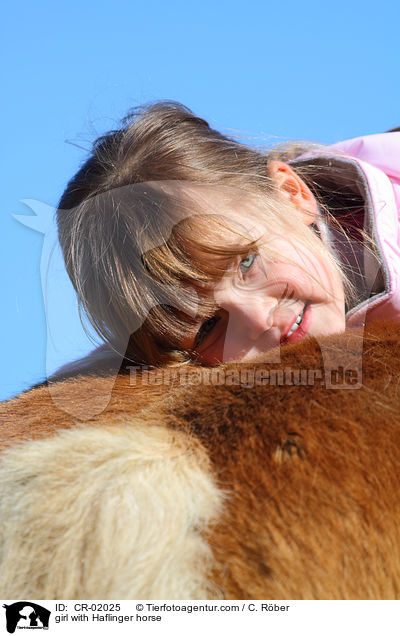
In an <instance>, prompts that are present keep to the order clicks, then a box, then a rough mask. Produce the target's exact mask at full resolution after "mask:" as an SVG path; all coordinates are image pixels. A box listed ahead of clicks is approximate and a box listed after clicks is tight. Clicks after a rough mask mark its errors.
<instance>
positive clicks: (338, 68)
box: [0, 0, 400, 399]
mask: <svg viewBox="0 0 400 636" xmlns="http://www.w3.org/2000/svg"><path fill="white" fill-rule="evenodd" d="M7 4H8V6H6V7H5V8H4V9H3V12H2V25H1V27H0V30H1V33H0V35H1V38H0V41H1V45H0V46H1V48H2V55H1V59H2V70H1V84H2V89H3V91H2V95H3V99H2V112H3V130H2V148H3V153H2V159H3V167H2V175H3V180H2V181H3V186H2V195H3V196H2V206H1V216H0V218H1V236H2V249H1V252H0V258H1V270H0V271H1V272H2V290H3V295H2V296H3V303H2V308H3V311H2V318H1V320H2V330H1V333H2V366H1V375H0V399H6V398H8V397H10V396H12V395H15V394H17V393H18V392H20V391H22V390H24V389H26V388H28V387H29V386H30V385H31V384H33V383H34V382H37V381H39V380H41V379H43V378H44V376H45V374H46V367H47V370H48V371H51V370H53V369H54V367H56V366H57V365H58V364H62V363H63V362H66V361H69V360H71V359H73V358H74V357H76V356H77V355H79V354H83V353H85V352H87V351H88V350H89V349H91V348H92V344H91V343H90V341H89V340H88V339H87V338H86V336H84V334H83V332H82V329H81V327H80V325H79V320H78V317H77V310H76V303H75V298H74V295H73V293H72V290H71V288H70V286H69V282H68V280H67V279H66V275H65V272H64V270H63V264H62V262H61V259H60V256H59V253H58V249H57V245H56V238H55V234H54V232H53V234H52V228H51V225H50V229H49V232H48V233H47V234H46V238H45V239H44V238H43V234H42V233H40V232H38V231H35V230H33V229H31V228H28V227H26V226H24V225H22V224H21V223H20V222H18V220H16V219H15V218H14V217H13V215H14V214H16V215H32V214H33V213H32V211H30V209H29V207H27V205H26V204H24V203H23V202H22V201H23V200H27V199H28V200H33V201H39V202H41V203H43V204H45V205H46V206H50V207H49V208H46V207H42V208H41V210H42V212H43V210H44V212H43V217H44V216H45V215H46V210H47V212H48V211H49V210H50V211H51V208H52V207H53V206H56V205H57V201H58V199H59V197H60V195H61V193H62V191H63V188H64V187H65V185H66V183H67V181H68V179H69V178H70V177H71V176H72V175H73V173H74V172H75V171H76V170H77V168H78V167H79V165H80V164H81V163H82V161H83V160H84V159H85V156H86V151H88V150H89V148H90V144H91V142H92V141H93V140H94V139H95V138H96V136H98V135H100V134H101V133H103V132H105V131H107V130H109V129H111V128H113V127H115V126H116V125H117V123H118V120H119V119H120V118H121V117H122V116H123V115H124V114H125V113H126V111H127V110H128V109H129V108H131V107H132V106H135V105H138V104H141V103H143V102H148V101H152V100H156V99H175V100H178V101H181V102H183V103H184V104H185V105H187V106H189V107H190V108H191V109H192V110H194V111H195V112H196V114H199V115H201V116H202V117H205V118H206V119H208V120H209V121H210V122H211V123H212V125H213V126H214V127H217V128H220V129H222V130H223V131H224V132H225V133H228V134H237V135H239V136H240V138H242V139H243V140H246V139H249V140H250V142H251V143H259V144H260V145H265V144H268V143H271V142H275V141H276V140H277V139H281V140H287V139H298V138H300V139H310V140H313V141H318V142H322V143H333V142H335V141H338V140H341V139H345V138H349V137H356V136H359V135H363V134H368V133H376V132H381V131H384V130H386V129H388V128H391V127H394V126H399V125H400V82H399V81H398V77H399V67H400V45H399V37H398V25H399V23H400V5H399V4H398V3H395V2H394V1H391V2H387V1H385V0H383V1H381V2H380V3H376V2H374V3H372V2H368V1H364V2H359V1H358V0H355V1H353V2H348V1H347V2H344V1H343V0H337V1H336V2H335V3H322V2H320V1H318V2H314V1H311V2H307V0H305V1H304V2H302V3H299V2H298V1H292V0H288V1H287V2H285V3H276V2H274V3H273V2H269V1H268V0H265V1H263V2H261V1H254V0H249V2H247V3H243V2H240V3H239V2H232V1H229V2H228V1H226V0H222V1H219V2H215V1H214V2H210V1H209V0H203V1H202V2H201V3H189V2H181V1H175V0H170V2H168V3H165V2H154V1H151V0H150V1H148V2H146V3H143V2H135V1H131V2H129V1H127V0H125V1H121V0H115V1H114V2H112V3H111V2H100V1H97V2H92V1H91V0H89V1H88V2H86V3H81V2H78V1H77V0H69V1H68V2H60V3H53V2H42V1H40V0H38V1H37V2H35V3H30V2H29V3H28V2H27V1H23V2H16V3H14V4H11V3H7ZM53 229H54V228H53ZM51 241H53V243H51ZM43 246H44V247H45V249H44V251H43ZM51 252H52V253H53V257H52V259H51V261H50V265H49V266H48V272H47V284H48V289H47V299H46V303H47V305H46V306H47V310H48V318H47V321H46V314H45V306H44V300H43V294H42V281H41V259H42V274H43V273H44V272H43V270H44V267H45V264H44V260H43V259H44V257H46V258H47V257H48V256H49V254H50V253H51ZM49 323H51V324H49ZM47 328H49V329H50V334H51V346H49V334H48V333H47Z"/></svg>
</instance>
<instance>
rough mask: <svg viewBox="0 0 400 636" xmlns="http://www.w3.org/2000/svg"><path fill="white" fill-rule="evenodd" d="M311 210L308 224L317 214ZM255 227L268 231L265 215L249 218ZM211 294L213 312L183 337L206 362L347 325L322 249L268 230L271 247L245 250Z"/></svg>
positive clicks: (336, 278) (244, 357) (339, 288)
mask: <svg viewBox="0 0 400 636" xmlns="http://www.w3.org/2000/svg"><path fill="white" fill-rule="evenodd" d="M311 196H312V195H311ZM310 209H311V208H308V211H307V215H308V216H307V217H305V218H306V219H307V220H306V221H305V222H306V224H309V223H310V222H311V220H312V215H310ZM241 211H242V216H241V215H240V214H239V213H238V212H237V211H235V210H232V209H230V211H229V216H230V218H233V219H234V220H235V221H238V222H239V223H241V224H242V225H243V206H241ZM245 212H246V216H247V222H248V219H249V218H253V219H254V218H255V217H254V216H253V217H251V210H249V209H247V210H246V211H245ZM225 214H227V215H228V211H227V212H225ZM310 231H311V230H310ZM250 233H251V234H253V235H254V236H257V234H258V236H260V235H261V234H262V233H263V232H262V228H261V227H260V223H259V222H257V221H253V222H252V223H251V231H250ZM271 254H273V256H272V255H271ZM207 295H208V296H209V297H210V298H211V299H212V300H213V301H214V303H215V313H214V315H213V316H212V317H211V318H208V319H206V320H204V321H203V322H202V323H199V324H198V325H196V326H195V328H194V330H193V331H192V332H191V334H190V336H189V337H188V338H186V339H185V342H183V343H182V347H183V348H185V349H190V350H191V351H192V352H193V358H194V359H196V360H197V361H198V362H200V363H202V364H206V365H216V364H220V363H222V362H229V361H234V360H235V361H251V360H252V359H254V358H256V357H257V358H258V359H260V354H262V353H263V352H266V351H268V350H270V349H272V348H273V347H277V346H283V345H286V344H289V343H294V342H299V341H301V340H303V338H306V337H307V336H315V337H318V336H325V335H330V334H334V333H340V332H342V331H344V329H345V302H344V291H343V284H342V281H341V278H340V275H339V273H338V272H337V270H336V269H335V268H334V267H333V265H332V263H331V262H330V261H329V259H328V258H327V257H326V256H325V254H324V253H323V252H320V251H319V250H317V249H315V247H314V248H313V247H308V246H306V245H304V244H301V245H299V244H298V242H297V243H296V244H295V243H294V241H293V240H292V241H291V240H290V237H288V236H283V235H282V234H281V233H279V232H271V231H270V232H269V234H268V239H267V241H266V246H265V248H261V249H260V250H259V251H254V252H250V253H247V254H243V255H242V256H241V257H239V258H238V259H237V260H236V262H235V263H234V265H233V266H232V267H231V268H230V269H229V270H228V271H227V272H226V273H225V275H224V276H223V277H222V279H221V280H220V281H219V282H218V283H217V284H216V285H215V287H214V288H213V289H211V290H207Z"/></svg>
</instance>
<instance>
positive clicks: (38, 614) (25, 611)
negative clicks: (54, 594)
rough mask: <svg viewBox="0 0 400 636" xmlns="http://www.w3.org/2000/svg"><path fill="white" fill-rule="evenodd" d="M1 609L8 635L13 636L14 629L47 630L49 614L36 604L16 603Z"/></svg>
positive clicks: (29, 602) (27, 602)
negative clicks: (3, 609) (4, 616)
mask: <svg viewBox="0 0 400 636" xmlns="http://www.w3.org/2000/svg"><path fill="white" fill-rule="evenodd" d="M3 607H4V608H5V610H6V621H7V624H6V627H7V631H8V633H9V634H14V632H15V630H16V629H49V618H50V614H51V612H50V610H48V609H46V608H45V607H42V606H41V605H38V604H37V603H32V602H31V601H18V602H17V603H12V604H11V605H3Z"/></svg>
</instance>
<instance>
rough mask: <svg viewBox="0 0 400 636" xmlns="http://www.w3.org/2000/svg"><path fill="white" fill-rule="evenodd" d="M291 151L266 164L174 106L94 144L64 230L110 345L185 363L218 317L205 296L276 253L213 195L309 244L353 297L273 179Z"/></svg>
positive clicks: (82, 302)
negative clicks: (207, 323)
mask: <svg viewBox="0 0 400 636" xmlns="http://www.w3.org/2000/svg"><path fill="white" fill-rule="evenodd" d="M303 150H304V146H301V148H297V147H296V150H295V152H294V154H296V153H297V154H300V153H301V152H302V151H303ZM287 152H288V150H287V148H285V149H284V150H282V152H281V153H280V151H279V149H278V150H275V151H274V153H273V155H268V154H264V153H262V152H261V151H260V150H259V149H252V148H250V147H249V146H246V145H243V144H241V143H238V142H237V141H235V140H233V139H229V138H228V137H225V136H224V135H222V134H221V133H219V132H218V131H215V130H213V129H212V128H211V127H210V126H209V124H208V123H207V122H206V121H205V120H203V119H201V118H199V117H196V116H195V115H194V114H193V113H192V112H191V111H190V110H189V109H187V108H185V107H184V106H182V105H181V104H178V103H176V102H157V103H155V104H151V105H150V106H143V107H141V108H139V109H137V110H135V111H133V112H132V113H131V114H130V115H129V116H128V117H126V118H125V119H124V120H123V122H122V126H121V128H120V129H118V130H115V131H111V132H110V133H108V134H107V135H105V136H103V137H100V138H99V139H98V140H97V141H96V142H95V143H94V146H93V151H92V154H91V156H90V157H89V158H88V160H87V161H86V162H85V164H84V165H83V166H82V168H81V169H80V170H79V171H78V173H77V174H76V175H75V176H74V177H73V179H72V180H71V181H70V182H69V184H68V186H67V188H66V190H65V192H64V194H63V196H62V197H61V200H60V203H59V207H58V210H57V222H58V231H59V239H60V244H61V247H62V250H63V254H64V259H65V264H66V268H67V271H68V274H69V276H70V278H71V280H72V283H73V285H74V287H75V290H76V292H77V295H78V301H79V307H80V310H84V311H85V313H86V314H87V316H88V318H89V320H90V322H91V324H92V326H93V327H94V329H95V331H96V332H97V333H98V334H99V335H100V336H101V338H102V339H103V340H104V341H106V342H108V343H110V344H111V346H113V347H114V348H116V349H117V350H118V351H119V353H121V354H122V355H123V354H124V353H126V355H127V357H128V358H129V359H131V360H132V361H134V362H138V363H145V364H151V365H158V364H161V363H163V364H165V363H177V362H187V361H188V360H189V359H190V352H189V351H182V350H179V343H180V342H181V341H182V340H183V339H184V337H185V336H186V335H187V334H188V331H189V330H190V328H191V327H193V325H194V324H195V323H197V322H199V320H201V319H202V318H206V317H208V316H210V315H211V314H212V313H213V311H214V307H213V302H212V300H211V299H210V298H209V295H208V294H207V293H206V290H207V288H210V287H212V285H213V284H215V283H216V282H217V281H218V280H219V279H220V278H221V277H222V276H223V275H224V273H225V272H226V269H227V266H228V265H229V263H231V262H232V260H233V259H235V258H236V257H238V256H239V255H246V253H248V252H249V251H251V250H252V249H258V248H260V247H261V246H264V247H265V249H267V250H268V245H267V244H266V243H265V235H263V236H258V237H254V236H252V235H250V234H249V233H248V232H246V231H245V229H244V230H243V228H239V227H238V226H237V225H235V224H234V223H230V222H229V220H227V219H226V218H225V217H224V216H223V215H221V213H220V209H219V208H218V206H217V208H218V209H217V210H216V211H215V210H210V209H209V207H208V206H207V204H206V203H205V202H204V198H203V200H202V197H201V196H198V195H199V193H201V192H204V187H205V186H206V188H207V191H208V192H211V193H214V194H215V195H217V196H215V197H214V198H215V201H217V200H219V201H225V202H228V203H229V201H233V200H237V199H238V198H242V199H251V200H252V201H253V202H254V214H255V215H256V217H257V218H259V219H260V220H261V221H262V223H263V227H265V228H266V231H267V230H268V228H269V227H271V226H272V227H275V228H276V227H277V226H278V224H279V227H281V228H283V229H284V231H285V234H286V235H288V234H289V235H290V236H292V237H293V239H294V242H295V243H296V242H299V243H303V244H304V245H307V246H312V247H313V249H315V250H317V251H318V252H319V253H321V254H322V255H323V257H324V258H325V259H328V260H329V261H330V263H331V265H332V267H334V268H335V269H336V270H337V271H338V273H339V274H340V276H341V279H342V281H343V285H344V289H345V292H346V293H347V294H348V295H351V294H352V289H351V284H350V283H349V281H348V279H347V277H346V275H345V273H344V272H343V271H342V268H341V267H340V264H339V263H338V261H337V260H336V258H335V256H334V255H333V254H332V253H331V252H330V250H329V249H328V247H327V246H326V245H324V243H323V242H322V241H321V240H320V238H319V237H318V236H317V235H316V234H315V232H314V231H313V230H312V229H311V228H310V227H309V226H306V225H305V224H304V223H303V222H302V221H301V219H300V215H299V213H298V212H297V211H296V209H295V207H294V206H293V205H291V204H289V203H288V204H285V202H283V201H282V198H281V197H279V196H278V193H277V191H276V188H275V184H274V182H273V180H272V179H271V178H270V177H269V176H268V161H269V159H270V156H273V158H279V157H280V156H281V157H283V158H286V156H287ZM285 153H286V154H285ZM212 213H213V216H210V214H212ZM205 215H207V217H206V218H205ZM221 230H224V232H225V234H224V240H222V238H221ZM227 232H228V235H229V236H231V237H232V239H231V240H229V241H227V237H226V233H227ZM210 255H214V257H215V258H212V259H211V258H210ZM271 257H273V255H272V256H271Z"/></svg>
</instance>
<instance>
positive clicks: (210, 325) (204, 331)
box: [194, 316, 221, 349]
mask: <svg viewBox="0 0 400 636" xmlns="http://www.w3.org/2000/svg"><path fill="white" fill-rule="evenodd" d="M220 318H221V316H211V318H208V319H207V320H205V321H204V322H203V324H202V325H201V327H200V329H199V330H198V332H197V335H196V339H195V341H194V348H195V349H196V347H199V346H200V345H201V343H202V342H203V340H204V338H205V337H206V336H207V335H208V334H209V333H210V331H212V330H213V329H214V327H215V325H216V324H217V322H218V321H219V320H220Z"/></svg>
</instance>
